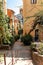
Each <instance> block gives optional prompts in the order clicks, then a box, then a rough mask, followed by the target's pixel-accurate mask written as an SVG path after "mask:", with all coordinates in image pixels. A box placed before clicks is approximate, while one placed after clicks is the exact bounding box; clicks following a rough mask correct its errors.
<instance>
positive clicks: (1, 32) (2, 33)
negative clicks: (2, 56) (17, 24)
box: [0, 9, 12, 44]
mask: <svg viewBox="0 0 43 65" xmlns="http://www.w3.org/2000/svg"><path fill="white" fill-rule="evenodd" d="M8 21H9V18H8V17H7V16H6V15H5V14H4V13H3V12H2V10H1V9H0V43H1V44H3V43H5V44H6V43H9V44H10V43H11V42H10V38H11V37H12V34H11V33H10V29H8Z"/></svg>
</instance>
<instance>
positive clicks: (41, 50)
mask: <svg viewBox="0 0 43 65" xmlns="http://www.w3.org/2000/svg"><path fill="white" fill-rule="evenodd" d="M37 51H38V53H39V54H41V55H43V43H40V44H39V46H38V50H37Z"/></svg>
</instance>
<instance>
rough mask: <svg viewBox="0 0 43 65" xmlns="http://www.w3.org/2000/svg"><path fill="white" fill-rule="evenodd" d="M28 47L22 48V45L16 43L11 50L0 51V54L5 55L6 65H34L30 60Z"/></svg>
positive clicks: (0, 64) (1, 64)
mask: <svg viewBox="0 0 43 65" xmlns="http://www.w3.org/2000/svg"><path fill="white" fill-rule="evenodd" d="M30 51H31V50H30V47H29V46H22V43H21V42H19V41H17V42H16V43H15V44H14V46H13V49H12V50H1V51H0V54H4V53H5V54H6V65H12V55H13V65H34V64H33V61H32V59H31V52H30ZM0 65H4V62H2V63H1V62H0Z"/></svg>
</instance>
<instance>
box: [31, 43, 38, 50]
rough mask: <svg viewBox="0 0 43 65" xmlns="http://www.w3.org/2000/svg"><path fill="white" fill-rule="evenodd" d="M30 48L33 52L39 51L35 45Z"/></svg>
mask: <svg viewBox="0 0 43 65" xmlns="http://www.w3.org/2000/svg"><path fill="white" fill-rule="evenodd" d="M30 47H31V50H32V51H37V49H36V44H35V43H32V44H31V46H30Z"/></svg>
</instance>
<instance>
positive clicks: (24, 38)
mask: <svg viewBox="0 0 43 65" xmlns="http://www.w3.org/2000/svg"><path fill="white" fill-rule="evenodd" d="M32 38H33V37H32V36H31V35H30V34H26V35H24V36H22V37H21V41H22V42H23V43H24V45H30V44H31V42H32Z"/></svg>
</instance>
